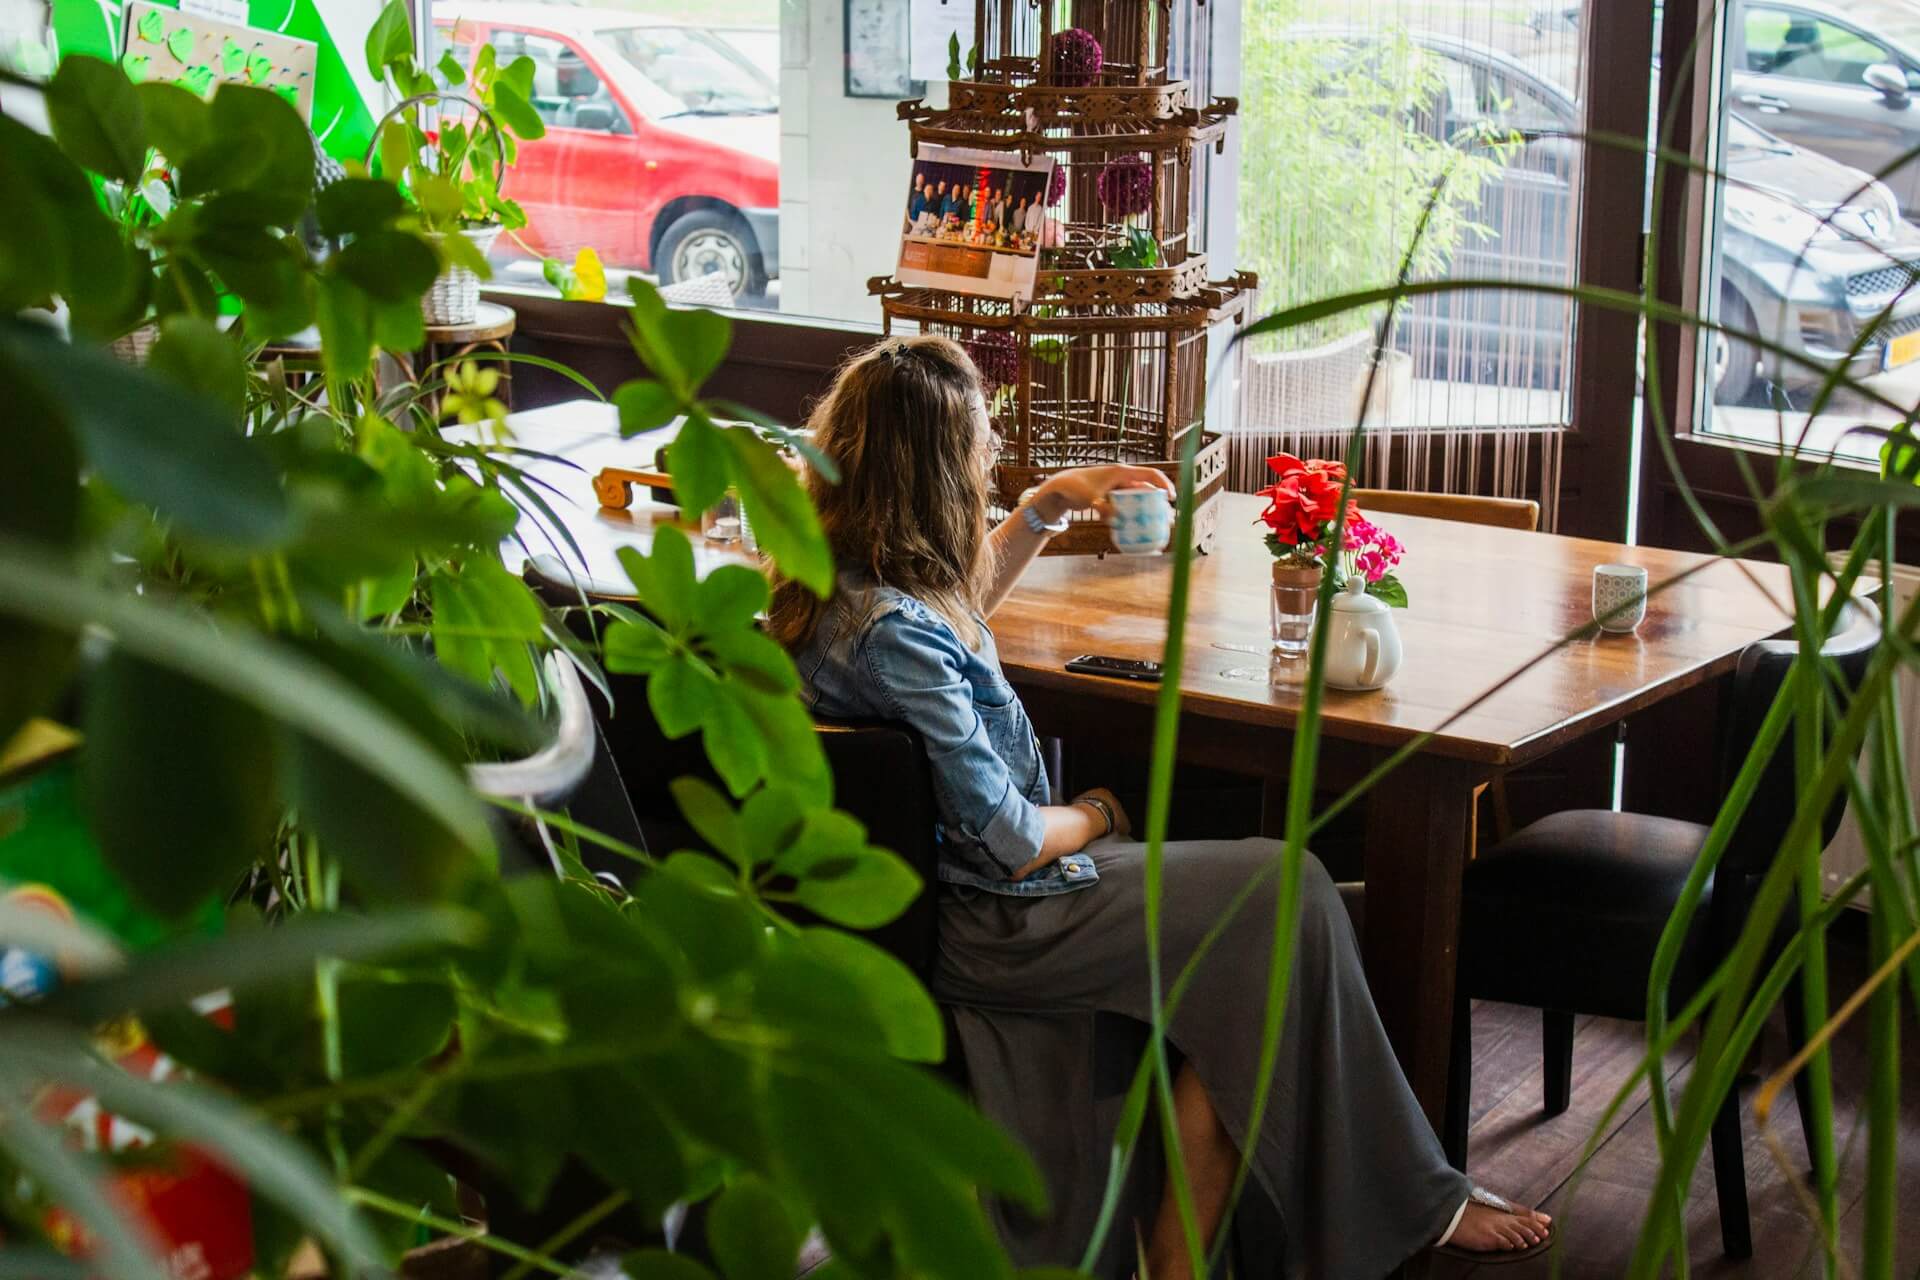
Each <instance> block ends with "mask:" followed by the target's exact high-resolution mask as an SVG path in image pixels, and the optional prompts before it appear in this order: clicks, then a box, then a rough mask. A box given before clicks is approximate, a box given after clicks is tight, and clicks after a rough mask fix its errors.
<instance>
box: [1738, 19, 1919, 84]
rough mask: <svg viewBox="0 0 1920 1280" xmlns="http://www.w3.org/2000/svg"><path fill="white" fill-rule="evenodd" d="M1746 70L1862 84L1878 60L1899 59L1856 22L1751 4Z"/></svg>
mask: <svg viewBox="0 0 1920 1280" xmlns="http://www.w3.org/2000/svg"><path fill="white" fill-rule="evenodd" d="M1745 35H1746V44H1747V70H1749V71H1757V72H1759V73H1760V74H1762V75H1778V76H1792V77H1793V78H1795V79H1796V80H1822V81H1826V82H1827V83H1830V84H1846V85H1859V84H1861V83H1862V79H1861V78H1862V77H1863V76H1864V75H1866V71H1867V68H1868V67H1870V66H1872V65H1874V64H1875V63H1876V62H1889V63H1892V64H1893V65H1895V66H1898V65H1900V60H1899V59H1898V58H1896V57H1894V56H1893V54H1892V53H1890V52H1889V51H1888V50H1886V49H1885V48H1883V47H1881V46H1880V45H1878V44H1876V43H1874V42H1873V41H1871V40H1869V39H1867V38H1866V37H1865V36H1863V35H1861V34H1860V33H1859V32H1858V31H1855V30H1853V29H1852V28H1851V27H1843V26H1841V25H1840V24H1839V23H1837V22H1829V21H1828V20H1827V19H1825V18H1821V17H1817V16H1815V15H1813V14H1810V13H1805V12H1801V11H1799V10H1795V9H1772V8H1764V7H1755V8H1750V9H1748V10H1747V14H1746V23H1745Z"/></svg>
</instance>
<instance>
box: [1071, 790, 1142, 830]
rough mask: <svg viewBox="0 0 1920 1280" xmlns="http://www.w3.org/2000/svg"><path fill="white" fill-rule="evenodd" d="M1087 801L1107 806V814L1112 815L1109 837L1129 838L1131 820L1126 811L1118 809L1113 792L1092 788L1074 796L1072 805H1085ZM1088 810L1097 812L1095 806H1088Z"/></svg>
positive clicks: (1118, 805) (1131, 825) (1131, 828)
mask: <svg viewBox="0 0 1920 1280" xmlns="http://www.w3.org/2000/svg"><path fill="white" fill-rule="evenodd" d="M1089 800H1097V801H1099V802H1100V804H1103V805H1105V806H1107V811H1108V812H1109V813H1111V814H1113V830H1112V831H1110V832H1109V833H1108V834H1109V835H1116V836H1130V835H1132V834H1133V819H1131V818H1129V817H1127V811H1126V810H1125V809H1122V808H1121V807H1120V801H1119V799H1118V798H1117V797H1116V796H1115V795H1114V794H1113V792H1111V791H1109V790H1107V789H1106V788H1105V787H1094V788H1092V789H1090V790H1087V791H1082V792H1081V793H1080V794H1079V795H1077V796H1075V797H1074V798H1073V803H1074V804H1086V802H1087V801H1089ZM1088 808H1091V809H1093V810H1094V812H1095V813H1098V812H1099V807H1098V806H1097V805H1088ZM1104 821H1105V819H1104V818H1103V819H1102V822H1103V824H1104Z"/></svg>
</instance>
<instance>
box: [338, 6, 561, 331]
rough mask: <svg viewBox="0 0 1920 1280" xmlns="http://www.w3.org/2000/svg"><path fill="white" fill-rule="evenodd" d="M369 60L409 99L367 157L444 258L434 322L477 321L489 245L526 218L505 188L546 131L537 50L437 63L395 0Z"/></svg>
mask: <svg viewBox="0 0 1920 1280" xmlns="http://www.w3.org/2000/svg"><path fill="white" fill-rule="evenodd" d="M366 55H367V69H368V70H369V71H371V72H372V73H373V75H374V77H375V78H376V79H381V80H384V81H386V82H387V83H388V84H390V85H391V86H392V87H393V89H394V91H395V93H396V94H398V95H399V98H400V101H399V102H398V103H397V104H396V105H395V106H394V107H393V108H392V110H390V111H389V112H388V113H387V115H386V117H385V119H384V120H383V121H382V123H381V124H380V126H379V128H378V129H377V131H376V134H375V137H374V143H373V149H372V150H370V151H369V152H368V157H367V158H368V161H369V163H371V162H372V161H374V160H375V159H376V158H377V159H378V162H379V164H378V172H380V173H382V174H384V175H385V176H387V177H389V178H391V179H392V180H393V181H395V182H398V183H400V184H401V187H402V189H403V190H404V191H405V192H406V193H407V197H408V200H409V202H410V203H411V204H412V205H413V207H414V208H415V209H416V210H418V212H419V215H420V222H421V226H422V228H423V229H424V230H425V232H426V234H427V236H428V238H429V239H430V240H432V241H433V242H434V243H435V244H436V245H437V246H438V247H439V249H440V252H441V257H442V260H443V262H444V263H445V267H444V269H443V270H442V272H441V274H440V275H439V276H438V277H436V279H435V280H434V283H433V287H432V288H431V289H429V290H428V291H427V294H426V297H425V300H424V302H423V304H422V305H423V307H424V309H425V314H426V318H427V323H429V324H439V325H447V324H468V323H471V322H472V321H473V318H474V316H475V314H476V312H477V310H478V308H479V305H480V281H481V280H482V279H483V278H485V277H487V276H488V275H489V274H490V271H489V268H488V266H487V253H488V252H489V251H490V250H491V249H492V248H493V243H494V241H495V240H496V239H498V238H499V236H500V233H501V231H502V230H503V229H504V230H507V231H510V232H511V231H515V230H518V229H519V228H521V227H524V226H525V225H526V224H527V216H526V213H525V212H524V211H523V210H522V209H521V208H520V206H519V205H517V204H515V203H514V202H513V201H512V200H510V199H508V198H506V197H505V196H503V195H502V194H501V193H500V184H501V180H502V179H503V178H504V177H505V175H506V171H507V169H508V168H510V167H511V166H512V165H513V163H514V161H515V158H516V156H517V154H518V147H519V144H520V143H521V142H530V141H533V140H535V139H537V138H541V137H544V136H545V135H546V131H547V127H546V124H545V122H543V121H542V120H541V119H540V115H539V113H538V112H536V111H535V110H534V109H533V106H532V102H531V98H532V94H533V72H534V66H533V59H531V58H528V57H524V56H522V57H519V58H515V59H514V60H513V61H512V62H509V63H508V64H507V65H506V66H504V67H503V66H500V65H499V61H498V55H497V54H496V53H495V51H494V47H493V46H492V45H491V44H485V43H476V44H473V45H472V46H471V52H470V53H469V55H468V58H467V61H466V62H465V63H464V64H463V63H462V62H461V61H460V59H459V58H458V57H456V56H455V55H454V52H453V50H451V49H449V50H448V51H447V52H446V53H444V54H442V55H441V57H440V59H439V61H438V62H436V63H435V64H434V66H433V69H432V70H431V71H429V70H428V69H426V68H425V67H423V66H422V65H421V63H420V60H419V58H418V57H417V56H416V53H415V49H414V40H413V28H412V26H411V25H410V24H409V22H408V18H407V7H406V5H405V4H404V3H403V0H389V3H388V5H387V7H386V9H385V10H383V11H382V13H381V15H380V17H379V19H378V20H377V21H376V22H375V23H374V25H373V27H372V29H371V30H370V31H369V32H368V33H367V46H366Z"/></svg>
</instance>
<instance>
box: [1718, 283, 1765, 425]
mask: <svg viewBox="0 0 1920 1280" xmlns="http://www.w3.org/2000/svg"><path fill="white" fill-rule="evenodd" d="M1719 318H1720V323H1721V324H1724V325H1726V326H1728V327H1729V328H1732V329H1735V330H1738V331H1739V333H1752V332H1753V309H1752V308H1751V307H1749V306H1748V305H1747V304H1746V302H1745V301H1744V300H1742V299H1741V297H1740V295H1739V294H1738V293H1736V292H1735V291H1734V290H1733V289H1732V288H1731V287H1730V286H1728V285H1725V284H1723V285H1721V286H1720V317H1719ZM1712 351H1713V369H1712V373H1713V402H1714V403H1715V404H1743V403H1745V402H1746V399H1747V397H1748V396H1749V395H1751V394H1752V393H1753V387H1754V384H1755V383H1756V382H1758V381H1759V375H1760V350H1759V348H1757V347H1755V346H1754V345H1753V344H1752V343H1751V342H1749V341H1747V340H1746V339H1745V338H1743V337H1740V336H1738V334H1734V333H1724V332H1722V331H1720V330H1717V329H1716V330H1715V331H1714V334H1713V347H1712Z"/></svg>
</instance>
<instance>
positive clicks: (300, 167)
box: [179, 84, 314, 227]
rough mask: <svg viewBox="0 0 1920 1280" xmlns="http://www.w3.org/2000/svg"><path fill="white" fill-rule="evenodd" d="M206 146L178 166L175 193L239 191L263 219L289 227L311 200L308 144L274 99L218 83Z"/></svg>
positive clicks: (296, 121)
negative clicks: (256, 202)
mask: <svg viewBox="0 0 1920 1280" xmlns="http://www.w3.org/2000/svg"><path fill="white" fill-rule="evenodd" d="M209 125H210V127H209V130H208V137H207V141H206V143H205V144H204V145H202V146H201V147H200V149H199V150H197V151H195V152H194V153H193V154H192V155H190V156H185V157H182V158H181V159H180V162H179V185H180V194H181V195H183V196H188V197H192V196H198V195H206V194H209V193H211V192H215V191H227V192H239V191H244V192H247V193H249V194H250V195H252V196H254V197H255V198H257V199H258V200H259V201H261V202H262V204H263V207H264V209H265V211H266V212H267V214H268V220H269V221H270V222H272V223H273V224H275V225H278V226H283V227H285V226H291V225H292V224H293V223H294V221H295V220H296V219H298V218H299V217H300V215H301V214H302V213H303V212H305V210H306V208H307V206H308V204H309V203H311V201H312V198H313V174H314V159H313V139H312V136H311V135H310V134H309V133H308V132H307V126H306V123H305V122H304V121H302V120H301V119H300V113H299V111H298V110H296V109H295V108H294V107H293V105H292V104H291V103H289V102H287V100H286V99H284V98H282V97H281V96H280V95H279V94H277V93H274V92H272V91H271V90H268V89H256V88H254V87H252V86H251V85H243V84H223V85H221V86H220V89H219V91H218V92H216V93H215V94H214V95H213V104H212V113H211V115H210V117H209Z"/></svg>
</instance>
